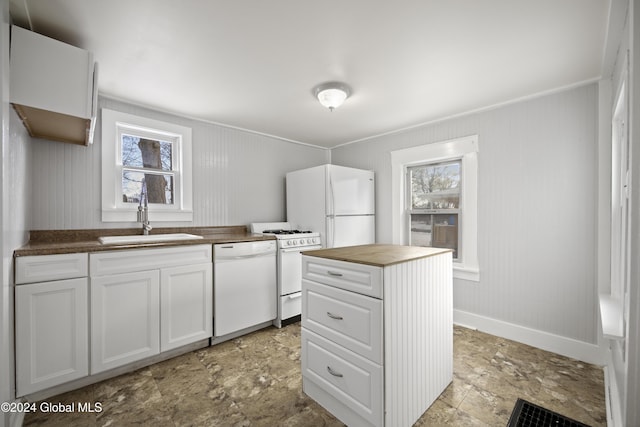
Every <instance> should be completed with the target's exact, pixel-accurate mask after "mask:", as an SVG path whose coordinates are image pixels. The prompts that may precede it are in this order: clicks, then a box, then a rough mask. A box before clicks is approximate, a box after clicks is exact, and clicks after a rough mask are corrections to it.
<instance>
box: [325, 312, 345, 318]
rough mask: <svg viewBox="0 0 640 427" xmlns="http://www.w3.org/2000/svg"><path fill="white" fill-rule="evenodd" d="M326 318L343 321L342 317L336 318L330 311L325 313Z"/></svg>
mask: <svg viewBox="0 0 640 427" xmlns="http://www.w3.org/2000/svg"><path fill="white" fill-rule="evenodd" d="M327 316H329V317H331V318H332V319H336V320H342V319H343V317H342V316H338V315H336V314H333V313H331V312H330V311H327Z"/></svg>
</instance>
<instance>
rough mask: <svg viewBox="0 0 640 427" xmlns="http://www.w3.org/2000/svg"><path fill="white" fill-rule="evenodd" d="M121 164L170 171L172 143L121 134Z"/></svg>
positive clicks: (171, 166) (171, 165) (171, 167)
mask: <svg viewBox="0 0 640 427" xmlns="http://www.w3.org/2000/svg"><path fill="white" fill-rule="evenodd" d="M122 165H123V166H132V167H139V168H142V167H145V168H154V169H161V170H164V171H170V170H172V169H173V144H172V143H171V142H169V141H162V140H158V139H150V138H140V137H137V136H133V135H126V134H122Z"/></svg>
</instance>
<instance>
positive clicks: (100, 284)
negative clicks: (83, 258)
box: [91, 270, 160, 374]
mask: <svg viewBox="0 0 640 427" xmlns="http://www.w3.org/2000/svg"><path fill="white" fill-rule="evenodd" d="M159 352H160V272H159V271H158V270H155V271H154V270H151V271H141V272H136V273H123V274H115V275H110V276H98V277H92V278H91V373H92V374H96V373H98V372H103V371H106V370H108V369H112V368H116V367H118V366H122V365H126V364H127V363H131V362H135V361H137V360H140V359H144V358H146V357H149V356H153V355H156V354H158V353H159Z"/></svg>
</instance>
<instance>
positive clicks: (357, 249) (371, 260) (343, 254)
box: [302, 244, 453, 267]
mask: <svg viewBox="0 0 640 427" xmlns="http://www.w3.org/2000/svg"><path fill="white" fill-rule="evenodd" d="M447 252H453V251H452V250H451V249H442V248H425V247H421V246H402V245H382V244H377V245H361V246H347V247H344V248H331V249H317V250H314V251H304V252H303V253H302V254H303V255H309V256H315V257H319V258H327V259H334V260H338V261H347V262H355V263H357V264H367V265H373V266H376V267H385V266H388V265H393V264H400V263H402V262H407V261H412V260H414V259H419V258H425V257H430V256H435V255H440V254H443V253H447Z"/></svg>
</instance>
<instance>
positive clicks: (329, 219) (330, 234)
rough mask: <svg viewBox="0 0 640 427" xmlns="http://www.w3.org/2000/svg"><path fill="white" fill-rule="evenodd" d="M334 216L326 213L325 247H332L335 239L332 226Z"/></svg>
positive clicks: (334, 230) (334, 229)
mask: <svg viewBox="0 0 640 427" xmlns="http://www.w3.org/2000/svg"><path fill="white" fill-rule="evenodd" d="M334 220H335V218H334V216H333V215H328V216H327V238H326V242H325V243H326V247H327V248H332V247H333V242H334V241H335V239H334V238H335V232H336V228H335V226H334Z"/></svg>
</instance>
